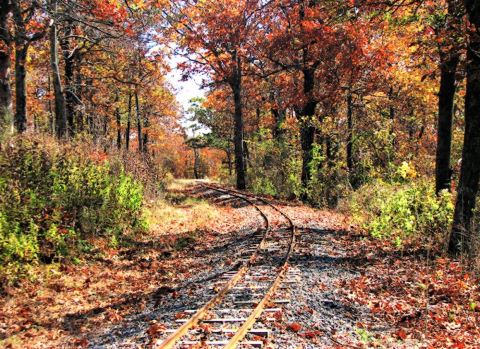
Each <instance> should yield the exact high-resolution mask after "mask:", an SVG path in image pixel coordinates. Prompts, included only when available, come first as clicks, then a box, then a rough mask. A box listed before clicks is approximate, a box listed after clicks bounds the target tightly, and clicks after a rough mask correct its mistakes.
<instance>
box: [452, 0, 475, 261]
mask: <svg viewBox="0 0 480 349" xmlns="http://www.w3.org/2000/svg"><path fill="white" fill-rule="evenodd" d="M465 7H466V9H467V14H468V17H469V20H470V23H471V29H470V30H471V32H470V33H469V44H468V51H467V93H466V97H465V135H464V143H463V153H462V168H461V173H460V182H459V185H458V194H457V202H456V205H455V215H454V221H453V227H452V233H451V235H450V242H449V252H450V253H451V254H453V255H458V254H460V253H462V252H467V253H470V252H472V250H471V247H472V246H471V243H472V241H473V240H474V238H475V234H476V233H475V230H474V229H473V227H472V220H473V210H474V209H475V202H476V197H477V194H478V186H479V180H480V161H479V159H480V56H479V54H478V53H479V52H480V6H478V1H474V0H465ZM477 238H478V237H477Z"/></svg>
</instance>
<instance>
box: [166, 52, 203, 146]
mask: <svg viewBox="0 0 480 349" xmlns="http://www.w3.org/2000/svg"><path fill="white" fill-rule="evenodd" d="M179 62H182V58H181V57H179V56H173V57H172V58H171V59H170V61H169V65H170V67H171V69H172V70H171V72H170V73H169V74H168V75H167V79H168V81H169V82H170V84H171V85H172V87H173V89H174V92H175V96H176V98H177V101H178V103H179V104H180V106H181V108H182V109H183V117H182V120H181V121H180V124H181V125H182V126H183V127H184V128H185V130H186V131H187V135H188V136H189V137H191V136H193V134H192V132H191V131H190V130H189V127H190V126H192V125H193V124H192V122H189V121H188V120H186V116H187V115H186V111H187V110H188V109H189V107H190V103H189V101H190V100H191V99H192V98H194V97H204V96H205V91H204V90H202V89H201V87H200V86H201V80H202V79H201V78H200V77H199V76H193V77H190V78H189V79H188V80H186V81H182V72H181V71H180V70H178V69H177V68H176V66H177V64H178V63H179Z"/></svg>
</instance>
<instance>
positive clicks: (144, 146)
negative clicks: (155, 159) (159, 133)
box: [142, 112, 150, 153]
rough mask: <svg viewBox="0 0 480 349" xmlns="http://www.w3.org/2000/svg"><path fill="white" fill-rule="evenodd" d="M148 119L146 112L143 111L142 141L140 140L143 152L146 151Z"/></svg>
mask: <svg viewBox="0 0 480 349" xmlns="http://www.w3.org/2000/svg"><path fill="white" fill-rule="evenodd" d="M149 125H150V124H149V119H148V115H147V113H146V112H144V116H143V142H142V151H143V152H144V153H148V126H149Z"/></svg>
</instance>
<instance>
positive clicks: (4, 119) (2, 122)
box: [0, 1, 12, 134]
mask: <svg viewBox="0 0 480 349" xmlns="http://www.w3.org/2000/svg"><path fill="white" fill-rule="evenodd" d="M10 11H11V4H10V1H2V3H1V4H0V134H3V133H4V132H5V130H3V129H2V128H7V127H8V120H9V118H10V115H11V113H12V91H11V88H10V55H11V50H12V47H11V46H12V36H11V34H10V31H9V23H8V16H9V14H10Z"/></svg>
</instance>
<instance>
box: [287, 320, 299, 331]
mask: <svg viewBox="0 0 480 349" xmlns="http://www.w3.org/2000/svg"><path fill="white" fill-rule="evenodd" d="M287 329H289V330H290V331H292V332H295V333H296V332H298V331H300V330H301V329H302V325H300V324H299V323H298V322H292V323H291V324H288V325H287Z"/></svg>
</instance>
